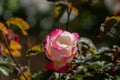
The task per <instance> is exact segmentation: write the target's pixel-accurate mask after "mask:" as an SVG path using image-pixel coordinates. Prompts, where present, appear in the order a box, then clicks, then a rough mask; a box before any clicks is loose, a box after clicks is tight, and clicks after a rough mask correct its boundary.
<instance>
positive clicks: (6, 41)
mask: <svg viewBox="0 0 120 80" xmlns="http://www.w3.org/2000/svg"><path fill="white" fill-rule="evenodd" d="M2 35H3V38H4V40H5V46H6V48H7V50H8V52H9V54H10V57H11V58H12V60H13V61H14V63H15V64H16V66H17V68H18V69H19V71H20V72H21V74H22V75H23V76H24V78H25V80H28V79H27V77H26V76H25V74H24V73H23V71H22V69H21V68H20V66H19V65H18V63H17V61H16V60H15V58H14V57H13V55H12V52H11V50H10V48H9V44H8V40H7V38H6V36H5V34H4V33H3V32H2Z"/></svg>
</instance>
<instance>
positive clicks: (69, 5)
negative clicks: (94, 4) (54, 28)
mask: <svg viewBox="0 0 120 80" xmlns="http://www.w3.org/2000/svg"><path fill="white" fill-rule="evenodd" d="M67 6H68V7H69V8H72V11H73V12H74V14H76V15H78V13H79V11H78V9H77V8H75V7H74V6H73V5H72V3H71V2H69V3H68V4H67Z"/></svg>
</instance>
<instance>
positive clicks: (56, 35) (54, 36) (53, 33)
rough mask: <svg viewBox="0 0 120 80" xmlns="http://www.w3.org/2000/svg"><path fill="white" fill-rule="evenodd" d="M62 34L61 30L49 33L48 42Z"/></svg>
mask: <svg viewBox="0 0 120 80" xmlns="http://www.w3.org/2000/svg"><path fill="white" fill-rule="evenodd" d="M62 32H63V30H62V29H55V30H53V31H52V32H51V33H50V40H52V41H53V40H55V39H56V38H57V37H58V36H59V35H60V34H61V33H62Z"/></svg>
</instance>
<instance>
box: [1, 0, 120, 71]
mask: <svg viewBox="0 0 120 80" xmlns="http://www.w3.org/2000/svg"><path fill="white" fill-rule="evenodd" d="M50 1H53V2H49V1H46V0H0V21H1V22H5V21H6V20H7V19H9V18H11V17H20V18H22V19H24V20H25V21H27V22H28V24H29V25H30V29H29V30H28V34H29V37H30V43H31V45H34V44H38V43H40V42H41V41H42V40H43V39H44V38H45V36H46V35H47V34H49V32H50V31H51V30H53V29H55V28H57V27H60V28H65V25H66V21H67V13H66V11H65V12H64V14H63V16H62V17H61V18H60V20H59V22H58V23H57V24H55V23H54V17H55V7H56V5H55V2H54V0H50ZM81 1H83V2H81V3H80V5H79V7H78V11H79V14H78V15H75V14H74V13H73V12H72V13H71V15H70V25H69V31H71V32H78V33H79V34H80V36H81V37H87V38H89V39H91V40H92V41H93V43H94V44H95V45H96V46H97V47H98V48H99V47H101V46H110V47H111V45H113V44H116V43H117V42H119V39H114V38H113V37H112V36H111V37H110V36H109V37H106V38H105V39H99V38H97V36H98V34H99V32H100V25H101V23H103V22H104V21H105V18H106V17H107V16H112V15H114V11H116V10H119V9H120V0H93V2H92V4H90V3H88V1H90V0H81ZM117 40H118V41H117ZM119 43H120V42H119ZM21 44H22V45H23V48H22V50H21V52H22V56H21V57H18V58H16V59H17V60H18V62H19V63H20V64H21V65H23V66H25V65H27V60H26V56H25V55H26V51H27V49H28V45H27V38H26V37H24V36H21ZM47 62H48V60H47V59H46V57H45V56H44V54H39V55H37V56H33V57H32V58H31V69H32V70H31V72H32V73H35V72H38V71H39V70H41V69H43V67H44V66H45V64H46V63H47Z"/></svg>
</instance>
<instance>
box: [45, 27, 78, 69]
mask: <svg viewBox="0 0 120 80" xmlns="http://www.w3.org/2000/svg"><path fill="white" fill-rule="evenodd" d="M78 40H79V34H78V33H70V32H68V31H66V30H62V29H55V30H53V31H52V32H51V33H50V34H49V35H47V36H46V39H45V44H44V48H45V54H46V56H47V57H48V59H50V60H51V61H53V62H57V63H61V65H59V66H58V68H60V67H63V66H65V65H66V64H67V63H69V62H71V61H72V60H73V58H74V57H75V56H76V55H77V42H78ZM58 68H56V69H58Z"/></svg>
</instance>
